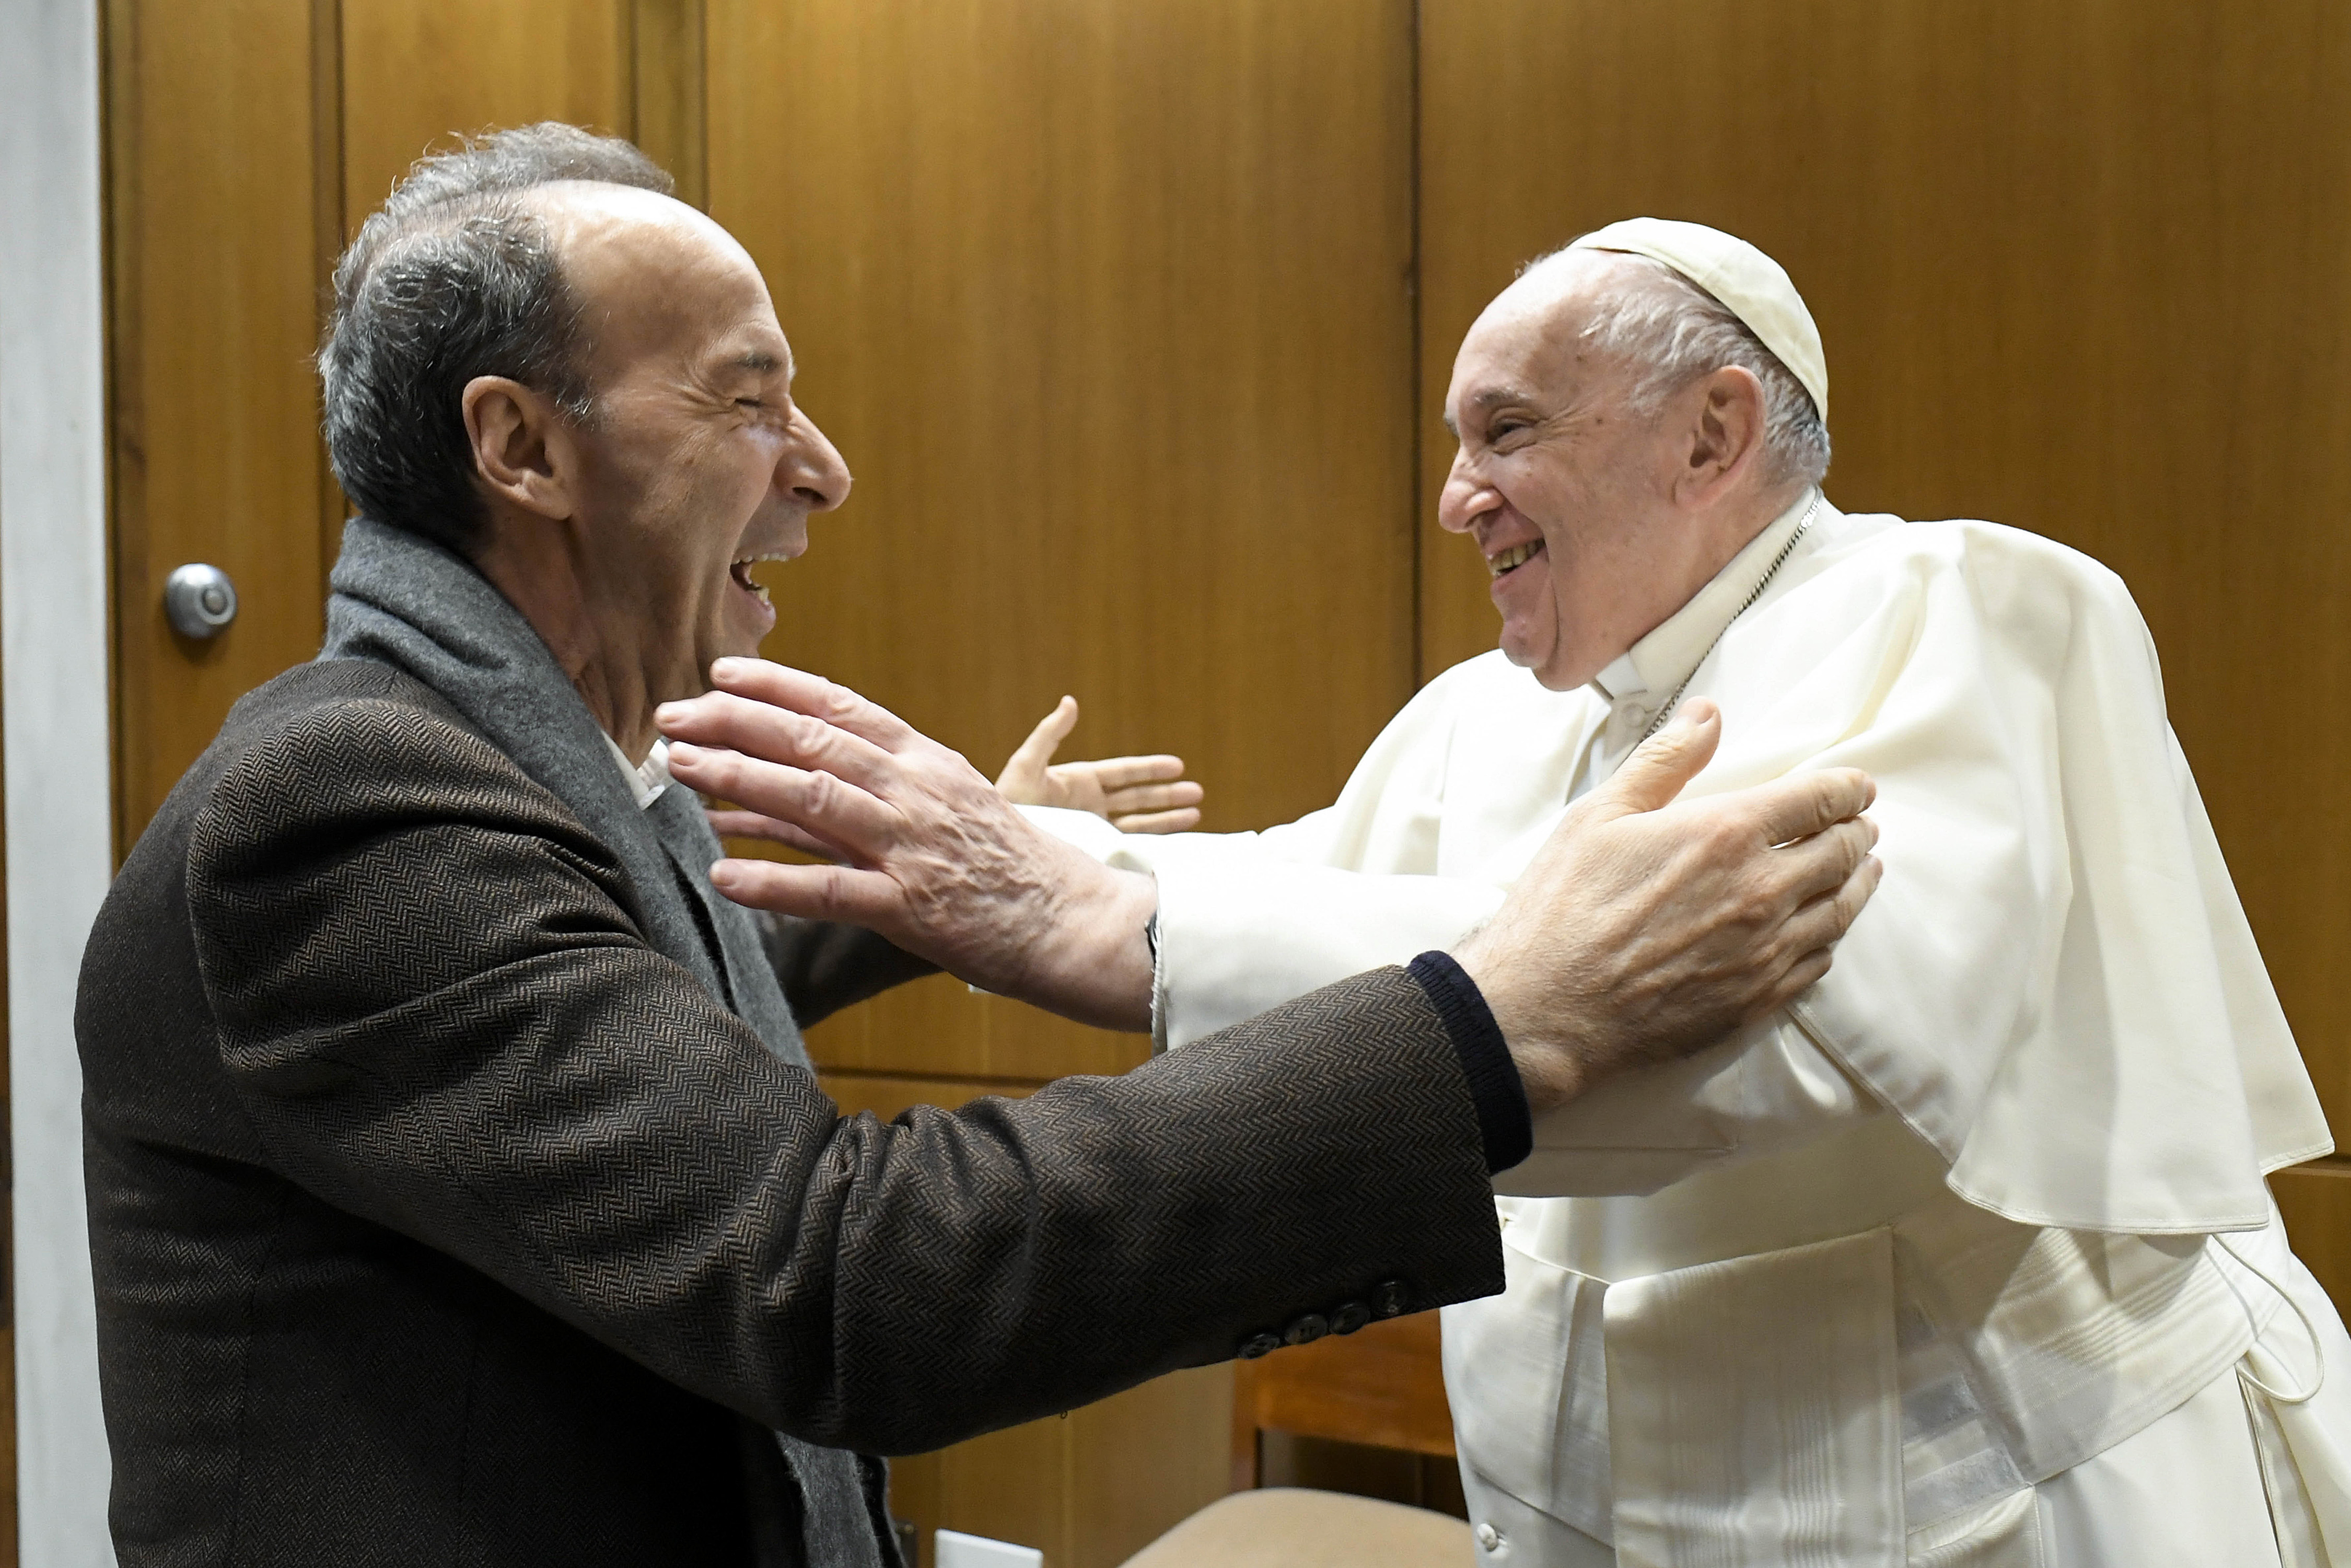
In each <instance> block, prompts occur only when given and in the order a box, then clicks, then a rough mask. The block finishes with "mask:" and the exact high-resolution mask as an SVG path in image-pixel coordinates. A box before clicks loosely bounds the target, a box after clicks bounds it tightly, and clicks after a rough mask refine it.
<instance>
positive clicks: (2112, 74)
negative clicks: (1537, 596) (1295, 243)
mask: <svg viewBox="0 0 2351 1568" xmlns="http://www.w3.org/2000/svg"><path fill="white" fill-rule="evenodd" d="M1422 10H1423V31H1422V42H1423V53H1422V57H1421V83H1422V94H1423V97H1422V103H1421V123H1422V127H1423V135H1424V141H1423V145H1422V164H1421V201H1422V220H1423V222H1422V247H1423V249H1422V255H1423V267H1424V272H1423V279H1422V281H1423V299H1424V308H1423V328H1424V330H1423V335H1422V350H1423V359H1422V364H1423V375H1422V386H1421V406H1420V413H1421V416H1422V418H1423V420H1424V422H1425V424H1424V448H1423V450H1424V452H1425V454H1426V459H1425V461H1424V463H1423V465H1422V484H1421V492H1422V502H1423V506H1422V515H1423V517H1433V515H1434V511H1435V504H1434V497H1435V495H1436V488H1437V484H1438V483H1439V482H1440V481H1441V478H1442V475H1443V472H1444V466H1445V464H1446V462H1447V460H1449V458H1450V455H1451V448H1450V445H1449V444H1447V442H1446V441H1445V439H1444V437H1443V435H1442V434H1441V432H1439V431H1437V429H1436V426H1435V421H1436V419H1437V414H1438V413H1439V412H1440V406H1441V400H1442V396H1443V390H1444V387H1445V384H1446V381H1447V377H1448V375H1449V373H1450V370H1451V364H1452V357H1453V352H1454V350H1455V348H1456V347H1457V346H1458V342H1459V340H1460V337H1461V334H1462V332H1463V331H1464V330H1465V329H1467V328H1468V324H1469V322H1470V320H1471V319H1473V318H1474V317H1475V315H1476V313H1477V311H1478V309H1479V308H1480V307H1481V305H1482V304H1483V303H1484V301H1485V300H1486V299H1487V298H1489V297H1490V296H1491V295H1492V294H1493V293H1494V292H1495V291H1496V290H1497V289H1498V288H1499V287H1500V286H1501V285H1502V284H1503V283H1504V282H1506V281H1507V280H1508V279H1509V277H1510V274H1511V271H1512V269H1513V268H1514V267H1516V266H1517V265H1518V264H1519V263H1520V261H1522V260H1524V259H1526V258H1527V257H1529V256H1532V255H1534V254H1536V253H1537V252H1539V251H1541V250H1543V249H1546V248H1548V247H1550V246H1555V245H1558V244H1560V243H1562V242H1563V241H1565V240H1567V239H1568V238H1570V237H1572V236H1573V235H1576V234H1577V233H1580V232H1582V231H1584V230H1587V229H1591V228H1593V227H1596V226H1597V225H1600V224H1602V223H1604V222H1607V221H1609V220H1611V219H1614V218H1617V217H1623V216H1627V215H1631V214H1640V213H1647V214H1656V215H1658V216H1665V217H1682V218H1694V219H1698V220H1699V221H1702V222H1707V223H1711V224H1715V225H1719V226H1721V227H1724V228H1727V229H1729V230H1730V231H1732V232H1734V233H1737V234H1740V235H1744V236H1746V237H1747V238H1749V239H1751V240H1753V241H1755V242H1756V243H1757V244H1759V245H1761V246H1762V247H1763V248H1764V249H1766V250H1767V251H1769V252H1771V254H1772V255H1773V256H1777V257H1778V258H1779V259H1780V260H1781V261H1782V263H1784V264H1785V265H1786V266H1787V267H1788V268H1789V270H1790V272H1791V273H1792V275H1793V277H1795V280H1796V282H1797V284H1798V286H1799V287H1801V288H1802V290H1803V292H1804V295H1805V298H1806V299H1807V300H1808V301H1809V302H1810V304H1811V305H1812V308H1813V313H1814V315H1815V316H1816V317H1817V319H1819V322H1820V325H1821V330H1822V334H1823V338H1824V340H1825V341H1826V345H1827V350H1828V357H1829V364H1830V380H1831V385H1832V394H1831V400H1830V402H1831V408H1832V411H1833V413H1834V418H1833V419H1832V421H1831V428H1832V432H1833V434H1834V437H1835V441H1836V464H1835V467H1834V472H1833V473H1832V474H1831V476H1830V480H1829V492H1830V494H1831V496H1832V497H1834V498H1835V500H1836V501H1837V502H1838V504H1839V505H1841V506H1843V507H1846V508H1848V509H1853V510H1872V509H1884V510H1890V511H1895V512H1899V513H1901V514H1903V515H1905V516H1908V517H1952V516H1963V517H1991V518H1993V519H1996V520H1998V521H2001V522H2007V523H2012V524H2017V525H2020V526H2022V527H2025V528H2032V529H2035V530H2037V531H2039V532H2042V533H2045V534H2048V535H2051V536H2053V537H2054V538H2060V539H2063V540H2064V541H2066V542H2067V543H2070V544H2074V545H2076V546H2078V547H2080V548H2082V549H2085V550H2087V551H2089V552H2090V553H2091V554H2093V555H2095V556H2097V557H2098V558H2099V559H2103V560H2105V562H2106V563H2107V564H2108V565H2110V566H2113V567H2114V568H2115V569H2116V570H2118V571H2120V572H2121V573H2122V575H2123V576H2124V578H2125V579H2126V580H2127V581H2128V582H2129V584H2130V586H2131V588H2132V590H2133V591H2134V592H2135V593H2136V594H2137V597H2138V600H2139V602H2140V604H2141V605H2142V606H2143V607H2144V608H2145V610H2146V612H2147V620H2148V622H2149V623H2150V625H2151V626H2152V627H2153V629H2154V632H2155V636H2156V641H2157V644H2158V647H2159V648H2160V649H2161V650H2162V653H2163V657H2164V665H2165V671H2166V676H2167V680H2168V685H2169V689H2170V696H2171V707H2172V716H2173V720H2174V723H2175V725H2176V727H2178V729H2179V736H2180V739H2181V741H2182V743H2183V745H2184V746H2185V747H2186V748H2187V751H2188V755H2189V759H2190V761H2191V762H2192V763H2193V764H2194V766H2195V768H2196V769H2197V773H2198V777H2199V780H2200V781H2201V784H2202V787H2203V789H2204V793H2205V797H2206V800H2208V802H2209V803H2210V809H2211V813H2212V817H2213V820H2214V822H2215V824H2216V826H2217V828H2218V830H2219V832H2220V840H2221V842H2222V844H2223V846H2224V847H2225V849H2226V851H2227V852H2228V856H2229V862H2230V864H2231V869H2232V870H2233V871H2234V873H2236V878H2237V883H2238V886H2239V889H2240V890H2241V893H2242V894H2243V897H2244V901H2245V904H2246V907H2247V910H2248V912H2249V913H2250V915H2251V916H2252V923H2253V926H2254V929H2255V931H2256V932H2257V933H2258V935H2259V936H2260V939H2261V943H2262V951H2263V953H2264V955H2265V956H2267V958H2268V960H2269V963H2270V967H2271V970H2272V973H2273V975H2274V976H2275V977H2276V980H2277V984H2278V989H2279V991H2280V994H2281V995H2282V996H2283V998H2284V1001H2285V1006H2286V1009H2287V1012H2288V1014H2289V1015H2290V1016H2291V1018H2292V1019H2293V1020H2294V1027H2295V1030H2296V1031H2297V1034H2298V1036H2299V1038H2300V1039H2301V1041H2302V1044H2303V1049H2304V1053H2305V1055H2306V1056H2307V1058H2308V1059H2309V1061H2310V1062H2311V1064H2312V1067H2313V1071H2314V1076H2315V1077H2316V1079H2317V1081H2318V1082H2319V1086H2320V1092H2321V1093H2322V1095H2323V1096H2324V1097H2325V1101H2326V1103H2327V1108H2328V1112H2329V1113H2330V1115H2331V1116H2332V1117H2333V1118H2334V1120H2335V1124H2336V1125H2337V1126H2338V1127H2344V1126H2346V1125H2351V965H2346V964H2345V963H2344V962H2343V959H2342V955H2343V953H2344V951H2345V949H2346V946H2351V901H2346V899H2345V897H2344V894H2343V888H2344V886H2345V884H2346V880H2351V821H2346V817H2345V815H2344V813H2343V812H2342V811H2341V810H2339V809H2337V808H2336V807H2335V801H2337V800H2339V799H2340V797H2341V794H2342V790H2343V779H2344V777H2345V775H2346V769H2351V736H2346V731H2345V730H2344V728H2343V727H2341V726H2340V725H2337V724H2334V723H2332V722H2331V716H2332V715H2334V714H2335V712H2337V711H2338V710H2339V709H2341V708H2342V706H2344V704H2345V702H2346V697H2351V640H2346V638H2345V637H2344V636H2343V634H2342V626H2341V619H2340V614H2339V610H2338V607H2339V606H2340V604H2341V603H2343V602H2344V601H2345V598H2346V592H2351V529H2346V528H2345V526H2344V518H2345V517H2346V516H2351V381H2346V380H2345V378H2344V377H2343V375H2342V373H2341V367H2342V365H2343V363H2344V362H2345V360H2346V349H2351V343H2346V329H2351V288H2346V276H2351V275H2346V271H2345V269H2344V266H2343V257H2344V256H2345V255H2346V250H2351V140H2346V138H2345V137H2344V136H2343V135H2342V133H2341V127H2342V125H2343V122H2344V119H2345V117H2346V113H2351V8H2346V7H2344V6H2342V5H2336V4H2333V3H2331V0H2241V3H2239V4H2233V5H2226V6H2218V5H2210V4H2206V3H2204V0H2067V3H2066V4H2063V5H2049V4H2046V3H2045V0H1880V3H1878V4H1874V5H1847V4H1844V3H1842V0H1791V3H1790V4H1786V5H1774V6H1770V7H1756V6H1753V5H1746V4H1743V3H1741V0H1688V3H1686V4H1680V5H1670V6H1668V5H1651V4H1634V5H1627V4H1624V3H1622V0H1426V4H1425V5H1424V6H1423V8H1422ZM1422 539H1423V545H1424V575H1423V581H1424V584H1425V590H1426V591H1425V594H1424V598H1423V601H1422V609H1423V630H1424V635H1423V642H1422V651H1423V674H1424V675H1426V674H1434V673H1435V672H1436V671H1437V670H1439V669H1442V668H1444V667H1445V666H1446V665H1447V664H1450V663H1452V662H1454V661H1455V660H1457V659H1459V658H1461V657H1464V656H1466V655H1468V654H1469V653H1476V652H1479V651H1481V650H1483V649H1484V648H1487V647H1489V646H1491V645H1492V642H1493V625H1494V622H1493V612H1492V610H1491V608H1490V606H1489V604H1488V603H1487V601H1486V600H1485V592H1484V581H1483V572H1482V569H1481V567H1480V566H1479V563H1478V562H1477V561H1476V559H1475V554H1474V552H1473V551H1472V550H1470V549H1468V548H1467V547H1466V546H1465V545H1464V544H1463V543H1462V541H1460V540H1458V539H1456V538H1451V537H1449V536H1443V535H1440V534H1439V533H1438V532H1437V529H1436V528H1435V526H1434V524H1433V523H1429V524H1426V526H1425V527H1424V528H1423V530H1422Z"/></svg>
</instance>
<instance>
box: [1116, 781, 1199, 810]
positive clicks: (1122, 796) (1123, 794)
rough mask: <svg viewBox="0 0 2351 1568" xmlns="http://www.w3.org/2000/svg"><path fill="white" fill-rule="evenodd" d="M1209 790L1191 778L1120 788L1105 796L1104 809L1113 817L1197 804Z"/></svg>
mask: <svg viewBox="0 0 2351 1568" xmlns="http://www.w3.org/2000/svg"><path fill="white" fill-rule="evenodd" d="M1207 793H1208V792H1207V790H1205V789H1201V788H1200V786H1199V785H1197V784H1196V783H1194V782H1192V781H1191V780H1190V779H1185V780H1183V781H1181V782H1180V783H1175V784H1145V785H1141V786H1139V787H1137V788H1135V789H1120V790H1117V791H1114V792H1113V793H1112V794H1110V795H1107V796H1105V797H1104V798H1103V800H1102V805H1103V809H1104V810H1107V811H1109V812H1110V814H1111V815H1112V816H1113V817H1117V816H1124V815H1127V814H1130V813H1133V812H1136V811H1165V810H1174V809H1175V808H1179V807H1184V806H1196V805H1198V804H1199V803H1200V802H1201V801H1202V800H1206V799H1207Z"/></svg>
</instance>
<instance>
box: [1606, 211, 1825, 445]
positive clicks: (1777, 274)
mask: <svg viewBox="0 0 2351 1568" xmlns="http://www.w3.org/2000/svg"><path fill="white" fill-rule="evenodd" d="M1567 248H1568V249H1570V250H1614V251H1624V252H1626V253H1627V254H1630V255H1633V256H1647V257H1648V258H1649V259H1650V260H1651V261H1656V262H1662V263H1663V264H1664V265H1666V266H1667V267H1672V268H1673V269H1674V270H1675V271H1676V272H1678V273H1680V274H1681V275H1682V276H1683V277H1687V278H1688V279H1689V280H1690V281H1691V282H1692V283H1695V284H1697V285H1698V287H1700V288H1703V289H1705V290H1706V291H1707V292H1708V294H1711V295H1713V296H1714V297H1715V298H1717V299H1719V300H1720V301H1721V302H1722V303H1723V305H1724V306H1725V308H1728V309H1729V311H1730V313H1731V314H1732V315H1734V316H1737V317H1738V318H1739V319H1740V320H1741V321H1744V322H1746V323H1747V328H1748V330H1750V331H1751V332H1753V333H1754V334H1755V335H1756V337H1758V338H1760V339H1761V340H1762V341H1763V346H1764V347H1765V348H1767V349H1769V350H1771V352H1772V353H1774V354H1776V355H1778V356H1779V359H1780V362H1781V363H1782V364H1783V365H1785V366H1787V367H1788V370H1789V371H1790V373H1792V375H1794V376H1795V378H1796V380H1797V381H1798V382H1802V384H1803V388H1804V390H1805V391H1806V392H1810V393H1812V394H1813V408H1814V409H1815V410H1816V411H1817V412H1818V413H1819V414H1820V416H1821V423H1822V424H1823V425H1826V424H1827V423H1828V422H1829V361H1828V356H1827V355H1826V354H1824V353H1823V352H1822V351H1821V330H1820V329H1819V328H1818V327H1815V326H1814V325H1813V313H1812V312H1811V311H1810V310H1808V309H1806V308H1804V297H1803V296H1802V295H1801V294H1799V293H1797V292H1796V286H1795V284H1794V283H1793V282H1792V281H1790V279H1789V277H1788V273H1787V269H1786V268H1784V267H1782V266H1781V265H1780V264H1779V263H1778V262H1776V261H1773V260H1772V259H1771V257H1770V256H1765V255H1764V254H1763V253H1762V252H1761V251H1760V250H1758V249H1756V248H1755V247H1754V246H1751V245H1749V244H1748V243H1747V242H1746V241H1745V240H1743V239H1740V238H1738V237H1736V236H1735V235H1727V234H1724V233H1723V232H1722V231H1721V230H1720V229H1710V228H1708V227H1707V226H1706V225H1704V224H1686V223H1677V222H1676V221H1674V220H1672V219H1670V218H1626V219H1625V220H1624V221H1623V222H1622V223H1614V224H1610V225H1608V226H1607V227H1606V228H1604V229H1594V230H1593V232H1592V233H1590V234H1588V235H1584V236H1583V238H1581V239H1578V240H1575V241H1573V243H1571V244H1570V245H1569V246H1568V247H1567Z"/></svg>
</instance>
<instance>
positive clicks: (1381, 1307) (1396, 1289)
mask: <svg viewBox="0 0 2351 1568" xmlns="http://www.w3.org/2000/svg"><path fill="white" fill-rule="evenodd" d="M1410 1300H1411V1298H1410V1296H1409V1295H1408V1294H1407V1293H1406V1292H1405V1288H1404V1281H1402V1280H1383V1281H1380V1282H1379V1283H1378V1284H1376V1285H1374V1286H1373V1287H1372V1316H1374V1317H1375V1318H1400V1317H1402V1316H1403V1315H1404V1310H1405V1303H1406V1302H1407V1301H1410Z"/></svg>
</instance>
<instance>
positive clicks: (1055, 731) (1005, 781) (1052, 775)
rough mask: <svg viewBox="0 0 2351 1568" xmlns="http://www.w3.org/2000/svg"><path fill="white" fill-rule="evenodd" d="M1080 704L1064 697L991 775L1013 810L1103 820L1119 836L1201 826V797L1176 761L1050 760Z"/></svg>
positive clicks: (1180, 761) (1072, 725) (1181, 761)
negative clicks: (1055, 810)
mask: <svg viewBox="0 0 2351 1568" xmlns="http://www.w3.org/2000/svg"><path fill="white" fill-rule="evenodd" d="M1077 723H1078V699H1077V698H1075V697H1063V698H1062V699H1061V703H1060V704H1059V706H1056V707H1055V708H1054V709H1053V711H1052V712H1051V713H1049V714H1047V715H1046V716H1044V718H1043V719H1041V720H1040V721H1039V723H1038V726H1037V727H1036V728H1035V729H1032V730H1030V731H1029V738H1028V739H1026V740H1024V741H1022V742H1021V743H1020V749H1019V750H1018V751H1016V752H1014V753H1013V754H1012V756H1011V758H1010V760H1008V761H1007V762H1006V763H1005V765H1004V771H1003V772H1001V773H999V774H998V775H997V776H996V787H997V789H999V790H1001V791H1002V792H1003V795H1004V798H1005V799H1006V800H1009V801H1011V802H1012V803H1013V804H1015V805H1018V806H1066V807H1069V808H1071V809H1073V810H1080V811H1092V813H1093V814H1094V815H1095V816H1097V817H1106V818H1108V819H1109V820H1110V824H1111V826H1113V827H1114V828H1116V829H1117V830H1118V831H1120V832H1122V833H1184V832H1189V831H1192V830H1193V829H1194V828H1196V827H1198V826H1199V825H1200V812H1199V805H1200V800H1201V798H1202V796H1203V795H1204V793H1205V791H1203V790H1202V789H1201V788H1200V786H1199V785H1197V784H1196V783H1194V782H1193V781H1192V780H1190V779H1186V778H1185V777H1184V759H1183V758H1180V757H1165V756H1162V757H1112V758H1104V759H1102V761H1100V762H1061V763H1056V762H1054V761H1053V753H1054V752H1055V751H1057V750H1059V749H1060V748H1061V742H1062V741H1064V740H1066V739H1068V738H1069V735H1070V731H1071V730H1072V729H1074V728H1076V727H1077Z"/></svg>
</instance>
